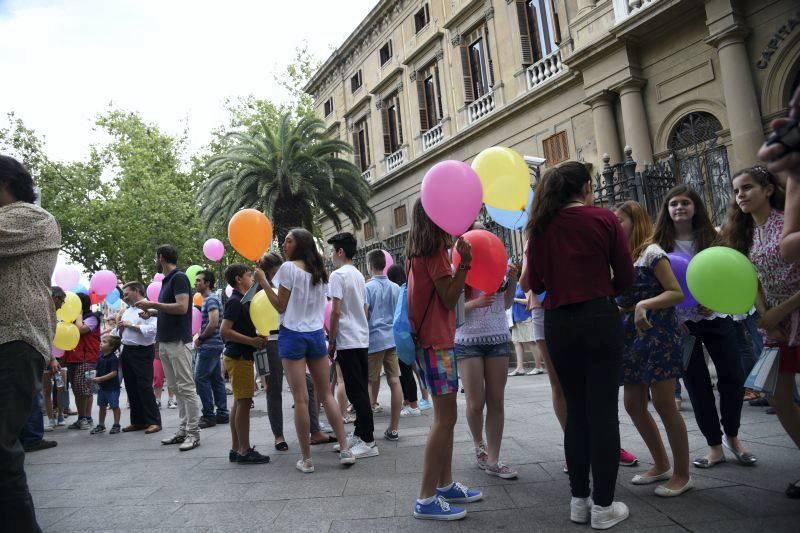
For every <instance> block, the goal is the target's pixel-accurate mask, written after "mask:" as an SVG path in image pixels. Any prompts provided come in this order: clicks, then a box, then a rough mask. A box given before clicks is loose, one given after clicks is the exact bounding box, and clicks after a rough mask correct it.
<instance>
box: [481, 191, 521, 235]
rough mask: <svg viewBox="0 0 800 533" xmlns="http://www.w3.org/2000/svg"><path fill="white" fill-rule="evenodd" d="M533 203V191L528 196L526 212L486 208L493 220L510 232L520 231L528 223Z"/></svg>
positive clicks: (488, 206)
mask: <svg viewBox="0 0 800 533" xmlns="http://www.w3.org/2000/svg"><path fill="white" fill-rule="evenodd" d="M532 203H533V189H531V192H530V193H529V194H528V202H527V203H526V204H525V210H524V211H523V210H519V211H507V210H505V209H498V208H496V207H492V206H490V205H487V206H486V212H487V213H489V216H490V217H492V220H494V221H495V222H497V223H498V224H500V225H501V226H503V227H504V228H508V229H510V230H520V229H522V228H524V227H525V224H527V223H528V212H529V211H530V210H531V204H532Z"/></svg>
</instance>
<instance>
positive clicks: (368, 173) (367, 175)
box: [361, 168, 372, 183]
mask: <svg viewBox="0 0 800 533" xmlns="http://www.w3.org/2000/svg"><path fill="white" fill-rule="evenodd" d="M361 177H362V178H364V179H365V180H367V183H372V169H371V168H370V169H367V170H365V171H364V172H362V173H361Z"/></svg>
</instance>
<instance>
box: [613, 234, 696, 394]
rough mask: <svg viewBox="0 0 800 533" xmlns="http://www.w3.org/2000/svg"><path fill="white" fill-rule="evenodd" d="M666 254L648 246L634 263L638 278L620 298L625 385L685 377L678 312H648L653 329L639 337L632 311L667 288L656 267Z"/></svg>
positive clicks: (654, 246) (655, 247) (664, 310)
mask: <svg viewBox="0 0 800 533" xmlns="http://www.w3.org/2000/svg"><path fill="white" fill-rule="evenodd" d="M664 258H667V253H666V252H665V251H664V250H663V249H662V248H661V247H660V246H658V245H657V244H651V245H650V246H648V247H647V248H646V249H645V251H644V252H643V253H642V255H641V256H640V257H639V258H638V259H637V260H636V261H635V262H634V263H633V266H634V270H635V272H636V276H635V279H634V282H633V286H632V287H631V288H630V289H628V290H627V291H626V292H625V294H623V295H621V296H618V297H617V305H618V306H619V307H620V308H621V309H631V311H630V312H623V313H622V323H623V327H624V330H625V352H624V355H623V358H622V383H623V384H624V385H642V384H643V385H652V384H653V383H655V382H657V381H663V380H666V379H675V378H678V377H680V376H681V374H682V364H683V363H682V357H681V343H682V338H683V334H682V332H681V329H680V326H679V324H678V318H677V315H676V314H675V308H674V307H670V308H667V309H658V310H656V311H649V312H648V315H647V317H648V320H649V321H650V323H651V324H652V325H653V327H652V328H650V329H648V330H647V331H646V332H644V333H643V334H641V335H640V334H639V332H638V331H637V330H636V325H635V323H634V312H633V307H635V306H636V304H637V303H639V302H640V301H642V300H647V299H649V298H653V297H655V296H658V295H659V294H661V293H662V292H664V288H663V287H662V286H661V283H660V282H659V281H658V279H657V278H656V275H655V266H656V263H658V262H659V261H660V260H661V259H664Z"/></svg>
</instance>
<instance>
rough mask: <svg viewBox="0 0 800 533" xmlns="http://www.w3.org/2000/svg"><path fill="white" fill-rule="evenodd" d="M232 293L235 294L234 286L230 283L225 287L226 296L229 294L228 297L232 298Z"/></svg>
mask: <svg viewBox="0 0 800 533" xmlns="http://www.w3.org/2000/svg"><path fill="white" fill-rule="evenodd" d="M231 294H233V287H231V286H230V285H228V286H227V287H225V296H227V297H228V298H230V297H231Z"/></svg>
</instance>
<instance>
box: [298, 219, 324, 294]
mask: <svg viewBox="0 0 800 533" xmlns="http://www.w3.org/2000/svg"><path fill="white" fill-rule="evenodd" d="M289 234H290V235H291V236H292V237H293V238H294V242H295V247H294V254H293V255H292V257H289V258H288V259H289V261H298V260H299V261H303V262H304V263H305V264H306V268H307V269H308V273H309V274H311V284H312V285H317V284H318V283H320V282H322V283H328V272H327V271H326V270H325V263H324V262H323V260H322V256H321V255H320V253H319V250H317V244H316V243H315V242H314V236H313V235H312V234H311V232H310V231H308V230H307V229H305V228H294V229H292V230H290V231H289Z"/></svg>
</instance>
